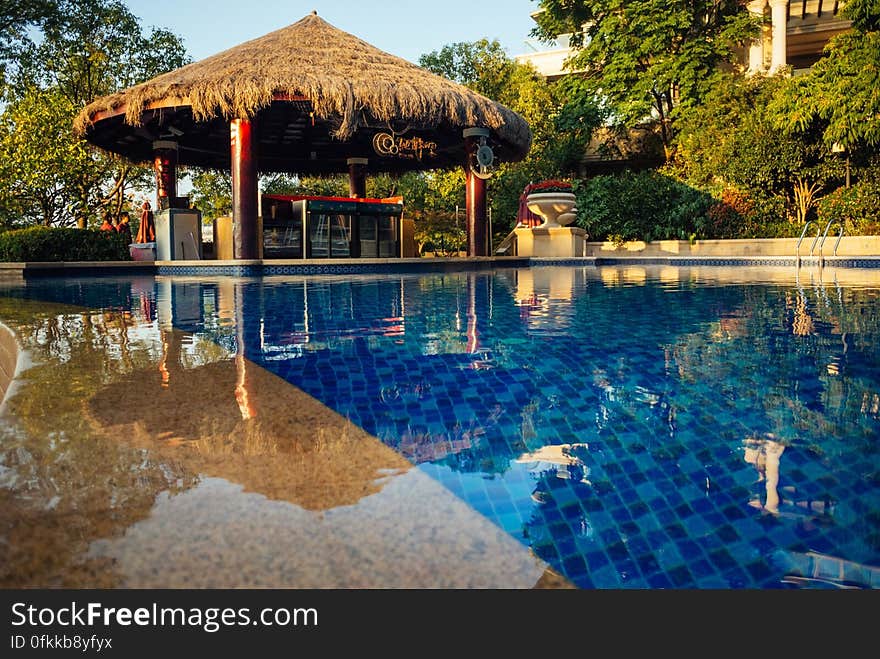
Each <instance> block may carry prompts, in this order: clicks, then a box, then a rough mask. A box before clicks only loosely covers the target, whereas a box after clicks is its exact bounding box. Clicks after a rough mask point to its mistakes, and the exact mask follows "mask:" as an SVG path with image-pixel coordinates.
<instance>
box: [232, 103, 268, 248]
mask: <svg viewBox="0 0 880 659" xmlns="http://www.w3.org/2000/svg"><path fill="white" fill-rule="evenodd" d="M253 132H254V125H253V121H251V120H250V119H233V120H232V121H231V122H230V143H231V147H232V234H233V236H232V255H233V258H236V259H258V258H260V250H259V242H258V241H259V240H260V238H261V237H260V236H259V235H257V234H258V231H257V216H258V214H259V212H258V209H257V154H256V142H255V139H254V133H253Z"/></svg>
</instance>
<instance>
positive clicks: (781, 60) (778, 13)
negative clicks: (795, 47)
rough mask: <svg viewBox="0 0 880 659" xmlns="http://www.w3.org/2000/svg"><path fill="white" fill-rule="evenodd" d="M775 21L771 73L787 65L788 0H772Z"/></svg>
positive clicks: (771, 6) (772, 14)
mask: <svg viewBox="0 0 880 659" xmlns="http://www.w3.org/2000/svg"><path fill="white" fill-rule="evenodd" d="M770 11H771V18H772V21H773V55H772V57H771V59H770V73H776V72H777V71H779V69H781V68H782V67H784V66H785V65H786V63H787V62H786V58H785V47H786V44H785V37H786V28H787V22H788V21H787V16H788V0H770Z"/></svg>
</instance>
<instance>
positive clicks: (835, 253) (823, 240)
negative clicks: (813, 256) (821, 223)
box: [819, 219, 843, 256]
mask: <svg viewBox="0 0 880 659" xmlns="http://www.w3.org/2000/svg"><path fill="white" fill-rule="evenodd" d="M835 222H837V224H838V226H839V227H840V233H838V234H837V242H836V243H834V252H833V253H832V256H837V248H838V247H839V246H840V241H841V239H842V238H843V222H841V221H840V220H837V219H831V220H828V224H826V225H825V233H823V234H822V242H821V243H819V256H821V255H822V248H823V247H824V246H825V238H827V237H828V229H830V228H831V225H832V224H834V223H835Z"/></svg>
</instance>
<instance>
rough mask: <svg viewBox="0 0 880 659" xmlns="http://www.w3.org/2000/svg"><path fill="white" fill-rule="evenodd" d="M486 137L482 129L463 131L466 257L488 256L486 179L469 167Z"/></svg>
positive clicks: (485, 132) (485, 130) (486, 132)
mask: <svg viewBox="0 0 880 659" xmlns="http://www.w3.org/2000/svg"><path fill="white" fill-rule="evenodd" d="M488 136H489V130H488V129H484V128H468V129H466V130H465V131H464V138H465V141H464V143H465V153H466V157H467V161H466V162H465V166H464V172H465V176H466V177H467V184H466V204H465V207H466V209H467V226H466V233H467V255H468V256H489V249H488V242H489V241H488V233H489V224H488V220H487V216H486V179H483V178H480V177H479V176H477V175H476V174H474V172H473V171H472V169H471V167H470V161H471V158H472V156H473V155H474V154H475V153H476V151H477V147H478V146H479V145H480V137H488Z"/></svg>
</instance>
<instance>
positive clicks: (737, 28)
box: [535, 0, 757, 156]
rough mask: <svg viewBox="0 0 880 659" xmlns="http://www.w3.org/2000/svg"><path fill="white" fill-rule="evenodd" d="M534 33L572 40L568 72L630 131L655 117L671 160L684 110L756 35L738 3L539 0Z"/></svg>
mask: <svg viewBox="0 0 880 659" xmlns="http://www.w3.org/2000/svg"><path fill="white" fill-rule="evenodd" d="M540 7H541V9H543V11H541V12H540V13H538V14H536V21H537V22H538V27H537V28H536V29H535V34H536V35H537V36H539V37H542V38H544V39H555V38H556V37H558V36H559V35H561V34H570V35H571V45H572V46H573V47H574V48H576V49H577V52H576V53H575V55H574V56H573V57H572V58H571V59H570V61H569V63H568V66H569V68H570V69H571V70H572V71H577V72H579V73H577V75H579V76H581V77H582V78H583V80H584V81H585V82H586V83H587V84H588V85H589V86H590V88H591V89H592V90H593V92H594V93H596V94H599V95H601V96H603V97H604V98H606V99H607V101H608V103H609V106H610V109H611V111H612V114H613V116H614V118H615V119H616V120H617V121H619V122H620V123H622V124H624V125H626V126H628V127H631V126H635V125H637V124H640V123H642V122H644V121H645V119H646V118H648V117H652V118H653V119H654V120H656V121H657V122H658V123H659V125H660V130H661V136H662V139H663V144H664V147H666V151H667V156H669V155H670V154H671V147H672V144H673V140H674V137H675V130H674V119H675V116H676V111H677V109H678V106H679V105H680V104H681V105H687V104H691V103H699V102H700V101H701V99H702V98H703V97H704V96H705V94H706V93H707V92H708V91H709V90H710V89H711V88H712V86H713V83H714V82H715V81H716V80H717V76H718V74H719V73H718V71H719V66H720V65H721V64H723V63H729V62H733V61H734V60H735V54H736V49H737V48H738V47H740V46H742V45H744V44H745V43H746V42H748V40H749V39H751V38H752V37H753V36H754V35H756V34H757V23H756V22H755V21H754V20H753V19H752V18H751V17H750V16H749V14H748V12H747V11H746V10H745V8H744V6H743V3H742V2H739V1H738V0H708V1H705V2H667V1H665V0H627V1H626V2H622V1H621V0H582V1H580V2H572V1H571V0H540Z"/></svg>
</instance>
